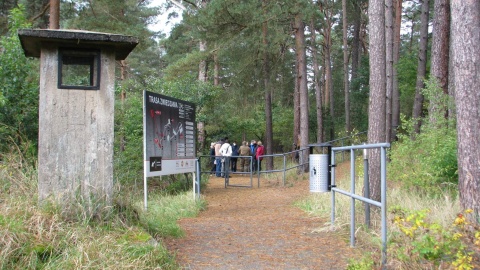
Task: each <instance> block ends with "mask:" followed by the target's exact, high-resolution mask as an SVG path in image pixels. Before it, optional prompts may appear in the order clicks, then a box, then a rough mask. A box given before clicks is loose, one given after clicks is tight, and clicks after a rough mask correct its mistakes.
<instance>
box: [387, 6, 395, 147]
mask: <svg viewBox="0 0 480 270" xmlns="http://www.w3.org/2000/svg"><path fill="white" fill-rule="evenodd" d="M385 41H386V47H385V53H386V54H385V63H386V67H385V71H386V78H387V84H386V99H385V102H386V104H385V106H386V107H385V110H386V114H385V117H386V119H385V120H386V121H385V142H391V137H392V94H393V0H385Z"/></svg>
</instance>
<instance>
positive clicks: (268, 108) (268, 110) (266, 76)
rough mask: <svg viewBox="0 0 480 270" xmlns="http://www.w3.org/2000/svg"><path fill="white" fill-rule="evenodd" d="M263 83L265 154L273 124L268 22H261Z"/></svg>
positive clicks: (270, 161) (270, 160) (268, 162)
mask: <svg viewBox="0 0 480 270" xmlns="http://www.w3.org/2000/svg"><path fill="white" fill-rule="evenodd" d="M262 8H263V10H264V13H266V0H263V7H262ZM262 35H263V41H262V42H263V45H264V47H263V48H264V51H263V84H264V87H265V143H264V146H265V150H266V152H265V153H266V154H267V155H271V154H273V124H272V89H271V85H270V66H269V61H270V59H269V57H268V47H269V42H268V23H267V21H265V22H263V25H262ZM266 165H267V170H272V169H273V158H271V157H267V158H266Z"/></svg>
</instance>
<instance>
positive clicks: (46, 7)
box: [30, 2, 50, 22]
mask: <svg viewBox="0 0 480 270" xmlns="http://www.w3.org/2000/svg"><path fill="white" fill-rule="evenodd" d="M49 8H50V2H48V3H47V4H46V5H45V6H44V7H43V9H42V11H41V12H40V13H39V14H37V15H36V16H35V17H33V18H32V19H31V20H30V21H32V22H34V21H35V20H37V19H38V18H40V17H42V16H43V15H44V14H45V13H46V12H47V10H48V9H49Z"/></svg>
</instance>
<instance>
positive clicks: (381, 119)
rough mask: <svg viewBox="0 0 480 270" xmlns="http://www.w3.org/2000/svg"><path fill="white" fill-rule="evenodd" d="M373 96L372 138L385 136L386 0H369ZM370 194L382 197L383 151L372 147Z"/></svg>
mask: <svg viewBox="0 0 480 270" xmlns="http://www.w3.org/2000/svg"><path fill="white" fill-rule="evenodd" d="M368 3H369V4H368V18H369V38H370V55H369V57H370V100H369V107H368V142H369V143H381V142H384V140H385V95H386V94H385V92H386V72H385V28H384V27H385V2H384V0H369V2H368ZM368 157H369V177H370V198H371V199H373V200H376V201H380V195H381V194H380V151H379V150H378V149H371V150H369V155H368Z"/></svg>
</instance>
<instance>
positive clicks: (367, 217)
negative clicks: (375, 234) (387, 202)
mask: <svg viewBox="0 0 480 270" xmlns="http://www.w3.org/2000/svg"><path fill="white" fill-rule="evenodd" d="M363 197H365V198H370V181H369V179H368V150H367V149H363ZM365 225H366V226H367V228H370V204H369V203H365Z"/></svg>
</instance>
